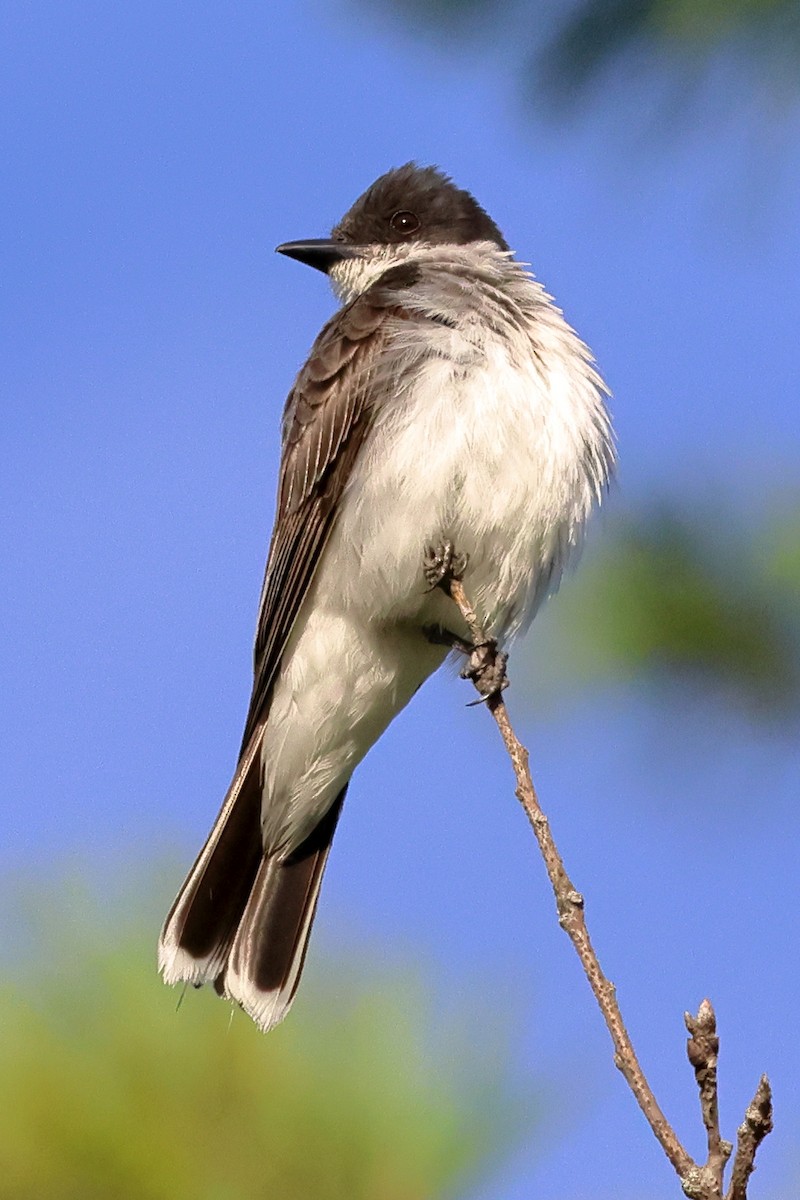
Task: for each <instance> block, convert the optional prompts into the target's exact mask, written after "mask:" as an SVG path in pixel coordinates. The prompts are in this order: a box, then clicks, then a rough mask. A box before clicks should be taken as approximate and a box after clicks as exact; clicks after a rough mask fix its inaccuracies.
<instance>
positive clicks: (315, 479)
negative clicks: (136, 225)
mask: <svg viewBox="0 0 800 1200" xmlns="http://www.w3.org/2000/svg"><path fill="white" fill-rule="evenodd" d="M413 282H414V276H413V275H412V274H411V273H410V272H409V271H408V270H407V269H404V268H393V269H392V270H389V271H387V272H385V273H384V275H383V276H381V277H380V279H379V280H378V282H377V283H376V284H374V285H373V286H372V287H371V288H370V289H369V290H368V291H366V292H364V293H363V294H362V295H361V296H359V297H358V298H357V299H356V300H354V301H353V302H352V303H351V304H349V305H347V306H346V307H345V308H343V309H341V310H340V311H339V312H338V313H336V315H335V316H334V317H333V318H332V320H331V321H329V322H328V324H327V325H326V326H325V327H324V329H323V330H322V332H321V333H320V335H319V337H318V338H317V340H316V342H315V343H314V346H313V347H312V350H311V354H310V356H309V359H308V361H307V363H306V364H305V366H304V367H303V369H302V370H301V372H300V374H299V375H298V377H297V380H296V382H295V385H294V387H293V388H292V391H291V392H290V393H289V398H288V400H287V402H286V409H285V413H284V425H283V452H282V459H281V469H280V478H279V483H278V506H277V515H276V518H275V528H274V531H273V534H272V541H271V543H270V550H269V556H268V558H267V566H266V572H265V575H264V585H263V588H262V592H261V602H260V605H259V614H258V623H257V627H256V640H255V652H254V680H253V692H252V696H251V699H250V707H249V710H248V714H247V720H246V722H245V729H244V737H243V740H242V750H241V752H240V753H242V754H243V753H244V751H245V750H246V748H247V745H248V743H249V742H250V739H251V738H252V736H253V734H254V732H255V731H256V730H257V729H258V728H259V727H260V725H261V723H262V721H263V720H264V718H265V717H266V714H267V712H268V709H269V698H270V694H271V691H272V686H273V683H274V681H275V677H276V674H277V671H278V669H279V666H280V659H281V655H282V654H283V651H284V649H285V647H286V643H287V641H288V639H289V636H290V634H291V632H292V627H293V626H294V623H295V621H296V619H297V614H298V612H299V610H300V607H301V605H302V603H303V600H304V598H305V596H306V594H307V592H308V589H309V587H310V586H311V582H312V580H313V577H314V573H315V571H316V569H317V566H318V564H319V561H320V557H321V555H322V552H323V550H324V548H325V544H326V542H327V540H328V537H329V536H330V533H331V529H332V528H333V524H334V521H335V519H336V512H337V506H338V501H339V498H340V497H341V494H342V492H343V490H344V487H345V485H346V483H347V480H348V478H349V476H350V472H351V470H352V466H353V463H354V462H355V459H356V457H357V455H358V453H359V450H360V448H361V446H362V444H363V442H364V438H365V437H366V435H367V432H368V430H369V426H370V417H371V414H372V411H373V409H374V406H375V404H376V401H377V391H378V389H376V386H375V384H376V379H380V382H381V388H383V387H385V386H391V384H392V377H391V372H390V371H387V369H386V366H385V363H386V358H385V350H386V347H387V343H388V341H389V340H390V338H391V336H392V333H393V331H395V330H396V329H397V328H398V324H399V323H400V322H403V321H404V320H407V319H408V317H409V314H408V313H407V312H405V310H404V309H403V305H402V301H403V294H402V293H403V289H404V288H406V287H408V286H409V284H411V283H413ZM379 363H380V364H382V369H381V370H377V367H378V364H379Z"/></svg>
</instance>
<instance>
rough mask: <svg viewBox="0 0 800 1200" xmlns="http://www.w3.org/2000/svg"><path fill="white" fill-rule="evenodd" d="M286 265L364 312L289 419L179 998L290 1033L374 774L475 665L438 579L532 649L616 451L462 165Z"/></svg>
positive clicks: (406, 177) (173, 941) (382, 186)
mask: <svg viewBox="0 0 800 1200" xmlns="http://www.w3.org/2000/svg"><path fill="white" fill-rule="evenodd" d="M277 250H278V251H279V252H280V253H281V254H283V255H285V256H288V257H289V258H292V259H295V260H297V261H299V262H301V263H304V264H306V265H309V266H311V267H314V268H316V269H317V270H319V271H321V272H323V273H324V274H326V275H327V276H328V279H329V281H330V283H331V285H332V287H333V291H334V293H335V295H336V297H337V299H338V301H339V307H338V309H337V310H336V312H335V313H334V315H333V316H332V317H331V319H330V320H329V321H328V322H327V323H326V324H325V325H324V327H323V328H322V331H321V332H320V334H319V336H318V337H317V339H316V341H315V342H314V343H313V346H312V348H311V352H310V354H309V357H308V359H307V361H306V362H305V364H304V365H303V367H302V368H301V370H300V371H299V374H298V375H297V378H296V380H295V382H294V385H293V387H292V388H291V391H290V392H289V395H288V399H287V401H286V405H285V408H284V413H283V419H282V427H281V459H280V471H279V482H278V495H277V504H276V516H275V524H274V529H273V533H272V538H271V542H270V546H269V552H268V557H267V563H266V569H265V575H264V582H263V587H262V591H261V597H260V603H259V610H258V618H257V625H256V634H255V647H254V672H253V687H252V693H251V697H250V704H249V709H248V712H247V718H246V721H245V726H244V733H243V738H242V743H241V748H240V752H239V758H238V762H237V766H236V769H235V772H234V775H233V779H232V782H231V784H230V787H229V789H228V792H227V794H226V796H225V798H224V801H223V804H222V808H221V810H220V812H219V815H218V817H217V819H216V821H215V822H214V825H213V827H212V829H211V832H210V834H209V836H208V839H207V841H206V842H205V845H204V846H203V848H202V849H201V851H200V853H199V855H198V857H197V859H196V861H195V863H194V865H193V867H192V868H191V870H190V871H189V874H188V876H187V878H186V880H185V882H184V883H183V885H182V887H181V889H180V891H179V893H178V895H177V898H176V900H175V902H174V903H173V905H172V908H171V909H170V911H169V913H168V915H167V918H166V920H165V922H164V925H163V928H162V930H161V935H160V938H159V950H158V959H159V969H160V972H161V974H162V976H163V979H164V981H165V982H166V983H168V984H180V983H183V984H184V985H187V984H188V985H192V986H195V987H200V986H201V985H203V984H206V983H208V984H212V985H213V987H214V988H215V990H216V991H217V993H218V994H220V995H222V996H224V997H226V998H228V999H229V1000H231V1001H233V1002H235V1003H236V1004H238V1005H239V1006H240V1007H241V1008H242V1009H243V1010H244V1011H245V1012H246V1013H247V1014H248V1015H249V1016H250V1017H251V1018H252V1019H253V1020H254V1021H255V1022H256V1024H257V1025H258V1026H259V1027H260V1028H261V1029H262V1030H264V1031H267V1030H270V1029H272V1028H273V1027H274V1026H275V1025H277V1024H278V1023H279V1022H280V1021H281V1020H282V1019H283V1018H284V1017H285V1016H286V1013H287V1012H288V1010H289V1008H290V1006H291V1004H292V1001H293V1000H294V997H295V993H296V991H297V987H298V983H299V981H300V976H301V972H302V969H303V964H304V961H305V957H306V950H307V946H308V939H309V934H310V931H311V926H312V922H313V919H314V915H315V911H316V908H317V900H318V896H319V890H320V884H321V882H322V876H323V872H324V870H325V865H326V861H327V859H328V854H329V851H330V849H331V844H332V841H333V837H334V833H335V831H336V826H337V822H338V820H339V817H340V815H341V812H342V807H343V803H344V799H345V795H346V793H347V789H348V785H349V783H350V780H351V777H352V775H353V772H354V770H355V769H356V767H357V766H358V764H359V763H360V762H361V760H362V759H363V758H364V756H365V755H366V753H367V752H368V751H369V749H370V748H371V747H372V746H373V744H374V743H375V742H376V741H377V740H378V738H379V737H380V736H381V734H382V733H383V731H384V730H385V729H386V727H387V726H388V724H389V723H390V722H391V721H392V720H393V718H394V717H395V716H396V715H397V714H398V713H399V712H400V711H401V709H403V708H404V706H405V705H406V704H407V703H408V702H409V701H410V700H411V698H412V697H413V695H414V693H415V692H416V691H417V690H418V689H419V687H420V686H421V685H422V684H423V682H424V681H425V680H426V679H427V678H428V677H429V676H430V675H431V674H433V672H434V671H436V670H437V669H438V668H439V667H440V666H441V665H442V664H443V662H444V661H445V659H446V658H447V657H448V655H449V654H453V653H457V652H458V651H459V650H463V649H465V648H467V649H468V648H469V646H470V643H469V633H468V630H467V627H466V625H465V623H464V621H463V618H462V617H461V615H460V613H459V612H458V610H457V608H456V607H455V605H454V604H453V602H452V600H451V599H450V598H449V597H448V595H447V594H446V591H445V590H444V589H443V588H440V587H435V586H432V585H431V580H433V583H435V582H436V579H437V575H436V572H437V569H438V570H439V571H440V576H439V577H441V575H443V574H444V572H445V571H446V570H447V569H448V568H451V567H452V564H453V561H454V559H455V558H457V560H458V564H459V567H460V569H461V570H462V573H463V586H464V588H465V590H466V592H467V594H468V595H469V598H470V602H471V603H472V605H473V607H474V609H475V611H476V614H477V616H478V618H479V622H480V624H481V626H482V627H483V629H485V631H486V633H487V636H488V638H490V639H492V642H493V644H495V645H497V646H498V647H501V648H502V647H506V646H507V645H508V644H509V642H510V640H511V639H512V638H513V637H514V636H515V635H517V634H520V633H522V632H523V631H524V630H525V629H526V628H527V627H528V626H529V624H530V622H531V620H532V619H533V617H534V615H535V613H536V611H537V609H538V608H539V607H540V605H541V604H542V602H543V601H544V599H545V597H547V596H548V595H549V594H550V593H552V592H553V591H554V590H555V589H556V588H557V586H558V583H559V580H560V578H561V575H562V573H563V571H564V568H565V566H566V564H567V562H568V560H569V559H571V558H572V557H573V556H574V555H575V553H576V552H577V551H578V550H579V548H580V545H581V542H582V540H583V534H584V530H585V527H586V523H587V520H588V518H589V517H590V514H591V513H592V511H593V510H594V509H595V508H596V507H597V506H598V505H599V504H600V502H601V500H602V498H603V496H604V495H605V493H606V491H607V489H608V485H609V482H610V480H611V478H612V475H613V472H614V468H615V458H616V454H615V440H614V434H613V430H612V425H611V418H610V415H609V411H608V404H607V402H608V396H609V393H608V389H607V388H606V386H605V384H604V382H603V380H602V378H601V376H600V374H599V373H598V369H597V366H596V364H595V362H594V359H593V356H592V354H591V352H590V351H589V349H588V348H587V346H586V345H585V344H584V343H583V342H582V341H581V339H580V338H579V337H578V335H577V334H576V333H575V332H574V330H573V329H572V328H571V326H570V325H569V324H568V323H567V321H566V320H565V318H564V316H563V314H562V312H561V310H560V309H559V308H558V307H557V306H556V304H555V302H554V301H553V299H552V297H551V296H550V295H549V294H548V293H547V292H546V291H545V289H544V287H543V286H542V284H541V283H540V282H539V281H538V280H537V279H536V278H535V276H534V275H533V274H532V273H531V271H530V270H529V269H528V266H527V265H526V264H525V263H523V262H521V261H518V260H517V258H516V256H515V254H514V253H513V252H512V251H511V249H510V247H509V245H508V243H507V242H506V240H505V238H504V236H503V234H502V233H501V232H500V229H499V228H498V226H497V225H496V224H495V222H494V221H493V220H492V218H491V217H490V216H489V215H488V213H487V212H486V211H485V210H484V209H483V208H482V207H481V206H480V204H479V203H478V201H477V200H476V199H475V198H474V197H473V195H472V194H471V193H470V192H469V191H466V190H464V189H463V188H460V187H458V186H457V185H456V184H455V183H454V182H453V181H452V179H451V178H450V177H449V176H448V175H446V174H445V173H444V172H443V171H442V170H441V169H440V168H438V167H436V166H419V165H417V164H416V163H414V162H409V163H406V164H405V165H403V166H400V167H396V168H392V169H391V170H389V171H388V172H386V173H385V174H383V175H381V176H380V178H378V179H377V180H376V181H375V182H374V183H373V184H372V185H371V186H370V187H369V188H368V189H367V190H366V191H365V192H364V193H363V195H361V196H360V197H359V198H358V200H356V202H355V203H354V204H353V205H352V207H351V208H350V209H349V210H348V212H347V213H346V214H345V216H344V217H343V218H342V219H341V220H340V221H339V222H338V224H336V225H335V226H334V228H333V230H332V232H331V235H330V237H328V238H314V239H310V240H305V241H295V242H287V243H284V244H283V245H280V246H278V247H277ZM454 647H455V648H456V649H455V650H454V649H453V648H454ZM393 786H394V784H393V782H392V781H390V780H387V782H386V787H387V788H390V787H393ZM399 802H401V798H398V803H399Z"/></svg>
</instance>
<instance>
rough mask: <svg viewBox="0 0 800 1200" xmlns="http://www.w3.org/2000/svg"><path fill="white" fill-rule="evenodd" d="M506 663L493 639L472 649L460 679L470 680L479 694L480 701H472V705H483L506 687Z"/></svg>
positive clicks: (505, 656) (505, 658) (504, 656)
mask: <svg viewBox="0 0 800 1200" xmlns="http://www.w3.org/2000/svg"><path fill="white" fill-rule="evenodd" d="M507 662H508V655H507V654H505V653H504V652H503V651H502V650H500V649H498V646H497V642H496V641H495V639H494V638H489V639H488V640H487V641H485V642H481V643H480V644H479V645H477V646H474V647H473V648H472V651H471V652H470V656H469V661H468V663H467V665H466V666H465V667H464V670H463V671H462V672H461V678H462V679H471V680H472V682H473V683H474V684H475V687H476V688H477V690H478V691H479V692H480V694H481V696H480V700H473V701H472V703H473V704H483V703H485V702H486V701H487V700H491V699H492V697H493V696H499V695H500V693H501V692H502V691H503V690H504V689H505V688H507V687H508V682H509V680H508V675H507V674H506V664H507Z"/></svg>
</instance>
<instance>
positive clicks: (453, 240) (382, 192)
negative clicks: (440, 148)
mask: <svg viewBox="0 0 800 1200" xmlns="http://www.w3.org/2000/svg"><path fill="white" fill-rule="evenodd" d="M412 217H413V218H414V220H410V218H412ZM404 227H405V228H404ZM332 236H333V237H334V238H335V239H336V240H337V241H341V242H350V243H351V244H353V245H357V246H368V245H390V244H392V243H400V242H407V241H414V242H430V243H433V244H443V243H447V244H449V245H465V244H466V243H467V242H480V241H486V242H494V243H495V244H496V245H497V246H499V247H500V249H501V250H508V248H509V247H508V244H507V242H506V240H505V238H504V237H503V235H502V233H501V232H500V230H499V229H498V228H497V226H496V225H495V223H494V221H493V220H492V218H491V217H490V216H489V214H488V213H486V212H485V211H484V210H483V209H482V208H481V206H480V204H478V202H477V200H476V199H475V197H474V196H472V195H470V193H469V192H466V191H464V190H463V189H462V188H458V187H456V185H455V184H454V183H453V181H452V180H451V179H450V178H449V177H448V176H447V175H445V174H444V172H442V171H440V170H439V169H438V167H418V166H417V165H416V163H413V162H410V163H406V164H405V166H403V167H395V168H394V169H393V170H391V171H387V172H386V174H385V175H381V177H380V179H376V180H375V182H374V183H373V184H372V186H371V187H369V188H367V190H366V192H364V194H363V196H359V198H358V200H356V202H355V204H354V205H353V207H352V208H351V209H350V210H349V212H347V213H345V215H344V216H343V217H342V219H341V221H340V222H339V223H338V225H336V226H334V228H333V230H332Z"/></svg>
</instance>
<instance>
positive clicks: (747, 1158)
mask: <svg viewBox="0 0 800 1200" xmlns="http://www.w3.org/2000/svg"><path fill="white" fill-rule="evenodd" d="M771 1132H772V1089H771V1088H770V1086H769V1080H768V1079H767V1077H766V1075H762V1076H761V1079H760V1081H759V1084H758V1087H757V1088H756V1094H755V1096H754V1097H753V1099H752V1101H751V1102H750V1104H749V1106H748V1109H747V1112H746V1113H745V1114H744V1121H743V1122H742V1124H741V1125H740V1126H739V1129H738V1138H737V1143H736V1157H735V1158H734V1160H733V1172H732V1174H731V1186H730V1191H729V1192H728V1196H727V1200H746V1196H747V1181H748V1179H749V1178H750V1176H751V1175H752V1173H753V1171H754V1170H755V1157H756V1150H757V1149H758V1147H759V1146H760V1145H761V1143H762V1142H763V1140H764V1138H765V1137H766V1136H767V1134H768V1133H771Z"/></svg>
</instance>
